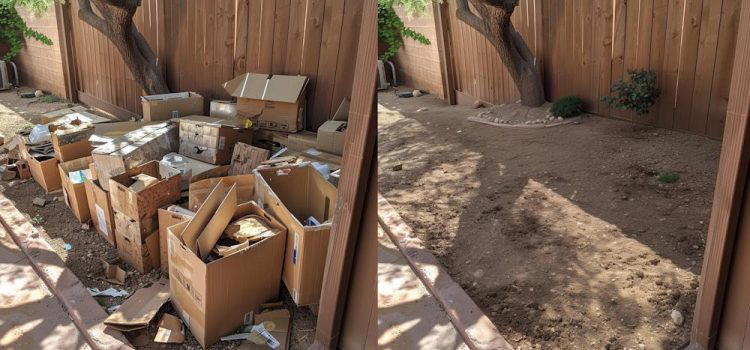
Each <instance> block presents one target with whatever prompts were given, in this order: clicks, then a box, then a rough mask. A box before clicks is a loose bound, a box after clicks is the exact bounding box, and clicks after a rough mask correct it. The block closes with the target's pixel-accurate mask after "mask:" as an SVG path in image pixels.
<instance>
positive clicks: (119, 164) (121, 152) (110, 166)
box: [91, 123, 179, 191]
mask: <svg viewBox="0 0 750 350" xmlns="http://www.w3.org/2000/svg"><path fill="white" fill-rule="evenodd" d="M178 131H179V130H178V128H177V125H174V124H172V123H158V124H151V125H146V126H143V127H141V128H139V129H137V130H134V131H131V132H129V133H127V134H125V135H122V136H120V137H118V138H116V139H114V140H113V141H112V142H110V143H107V144H105V145H102V146H99V147H97V148H95V149H94V150H93V151H92V152H91V156H92V157H93V158H94V165H95V167H96V172H97V174H98V176H99V180H100V185H101V186H102V188H104V189H105V190H107V191H109V179H110V178H111V177H113V176H115V175H119V174H122V173H124V172H125V171H127V170H128V169H132V168H135V167H137V166H139V165H141V164H143V163H146V162H148V161H152V160H159V159H161V158H162V157H164V155H165V154H167V153H171V152H177V149H178V148H179V137H178Z"/></svg>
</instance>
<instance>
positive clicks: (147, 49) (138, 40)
mask: <svg viewBox="0 0 750 350" xmlns="http://www.w3.org/2000/svg"><path fill="white" fill-rule="evenodd" d="M130 35H131V36H132V37H133V40H134V41H135V45H136V47H137V48H138V51H140V52H141V54H142V55H143V57H144V58H145V59H146V61H147V62H148V63H149V64H152V65H154V66H157V67H158V62H157V57H156V54H155V53H154V51H153V50H152V49H151V46H150V45H149V44H148V41H146V37H144V36H143V34H142V33H141V32H140V31H139V30H138V28H136V27H135V26H132V27H130Z"/></svg>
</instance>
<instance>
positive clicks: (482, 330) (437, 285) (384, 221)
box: [378, 193, 513, 350]
mask: <svg viewBox="0 0 750 350" xmlns="http://www.w3.org/2000/svg"><path fill="white" fill-rule="evenodd" d="M378 221H379V222H380V225H381V226H382V227H383V230H384V231H385V232H386V234H388V236H389V237H390V238H391V240H392V241H393V243H394V244H395V245H396V246H397V247H398V249H399V251H400V252H401V254H403V255H404V258H406V261H407V262H408V263H409V266H411V268H412V270H414V273H416V275H417V276H418V277H419V279H420V280H421V281H422V283H424V285H425V286H426V287H427V289H428V290H429V292H430V294H432V295H433V296H434V297H435V299H436V300H437V301H438V302H439V303H440V305H441V306H442V307H443V309H445V311H446V313H447V314H448V318H450V320H451V323H453V325H454V327H455V328H456V330H458V332H459V334H461V337H462V338H463V339H464V341H465V342H466V344H467V345H468V346H469V348H470V349H472V350H480V349H482V350H483V349H488V350H489V349H493V350H494V349H497V350H512V349H513V346H511V345H510V343H508V342H507V341H506V340H505V338H503V336H502V335H501V334H500V331H498V330H497V328H496V327H495V325H494V324H493V323H492V321H490V319H489V318H488V317H487V316H486V315H485V314H484V313H483V312H482V310H480V309H479V307H478V306H477V304H475V303H474V301H473V300H472V299H471V298H470V297H469V295H468V294H466V291H464V290H463V288H461V286H460V285H459V284H458V283H456V282H455V281H454V280H453V278H451V277H450V275H449V274H448V272H447V271H445V269H444V268H443V267H442V265H441V264H440V262H438V260H437V259H436V258H435V256H434V255H432V253H431V252H430V251H429V250H428V249H426V248H425V246H424V243H423V242H422V240H420V239H419V238H417V237H416V236H415V235H414V233H413V232H412V231H411V228H410V227H409V226H408V225H407V224H406V223H405V222H404V221H403V219H401V216H400V215H399V214H398V212H396V210H395V209H394V208H393V207H392V206H391V204H390V203H388V200H386V199H385V197H383V195H381V194H380V193H378Z"/></svg>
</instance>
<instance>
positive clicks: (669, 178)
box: [656, 172, 680, 184]
mask: <svg viewBox="0 0 750 350" xmlns="http://www.w3.org/2000/svg"><path fill="white" fill-rule="evenodd" d="M656 180H658V181H659V182H661V183H665V184H671V183H675V182H677V181H679V180H680V174H675V173H668V172H667V173H661V174H659V176H658V177H657V178H656Z"/></svg>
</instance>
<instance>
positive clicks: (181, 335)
mask: <svg viewBox="0 0 750 350" xmlns="http://www.w3.org/2000/svg"><path fill="white" fill-rule="evenodd" d="M154 342H155V343H168V344H182V343H184V342H185V327H183V325H182V321H180V319H179V318H178V317H177V316H174V315H170V314H164V315H163V316H162V317H161V321H159V328H158V329H157V330H156V336H155V337H154Z"/></svg>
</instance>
